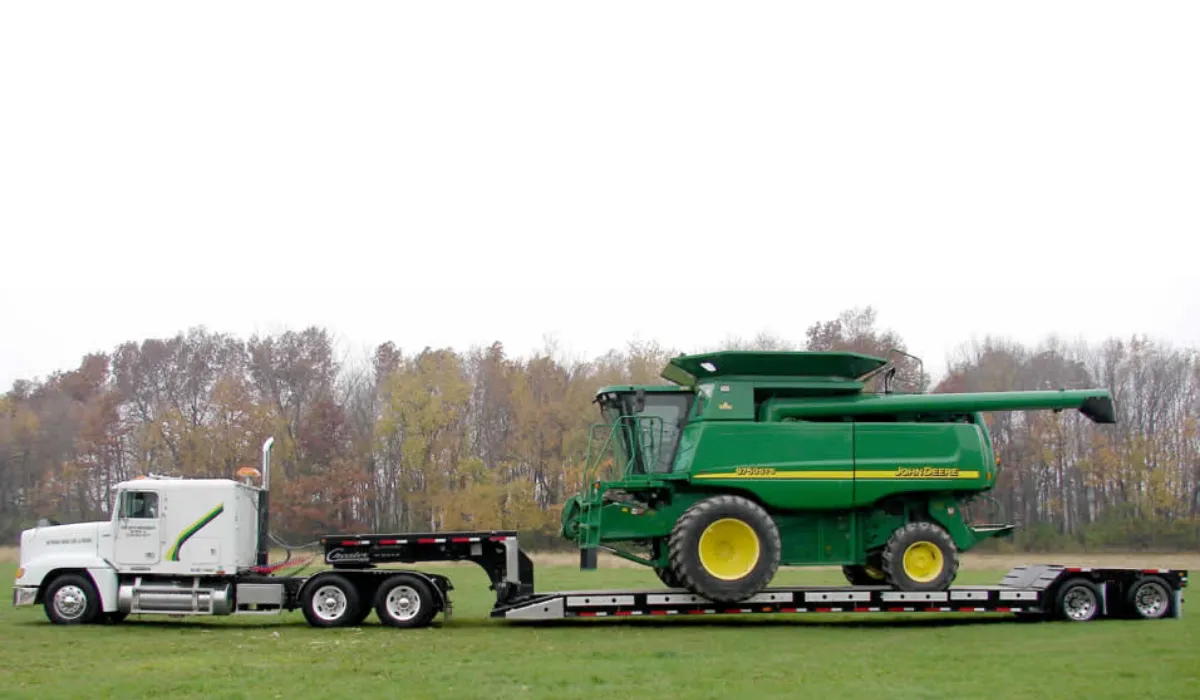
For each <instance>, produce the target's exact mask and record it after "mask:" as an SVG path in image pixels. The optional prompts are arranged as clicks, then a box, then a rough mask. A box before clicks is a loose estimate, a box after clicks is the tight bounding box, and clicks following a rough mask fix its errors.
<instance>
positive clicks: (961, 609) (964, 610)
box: [958, 608, 983, 612]
mask: <svg viewBox="0 0 1200 700" xmlns="http://www.w3.org/2000/svg"><path fill="white" fill-rule="evenodd" d="M982 609H983V608H959V609H958V611H959V612H975V611H976V610H982Z"/></svg>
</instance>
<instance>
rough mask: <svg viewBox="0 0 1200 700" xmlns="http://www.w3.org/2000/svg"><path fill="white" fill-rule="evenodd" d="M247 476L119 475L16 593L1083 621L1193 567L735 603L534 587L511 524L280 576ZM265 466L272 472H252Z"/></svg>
mask: <svg viewBox="0 0 1200 700" xmlns="http://www.w3.org/2000/svg"><path fill="white" fill-rule="evenodd" d="M272 442H273V440H271V439H268V440H267V441H266V442H265V443H263V446H262V470H261V472H255V470H253V469H249V470H243V471H242V472H240V473H239V476H241V477H244V479H243V481H235V480H232V479H178V478H160V477H153V476H151V477H147V478H142V479H134V480H132V481H126V482H122V483H121V484H119V485H118V486H117V487H116V497H115V501H114V507H113V510H112V513H113V514H112V518H111V519H110V520H107V521H104V522H94V523H80V524H74V525H45V526H43V525H39V526H38V527H36V528H33V529H31V530H26V531H25V532H23V533H21V555H20V564H19V568H18V569H17V576H16V581H15V584H14V586H13V605H15V606H27V605H42V606H43V607H44V608H45V612H46V616H47V617H48V618H49V619H50V620H51V621H52V622H55V623H58V624H85V623H96V622H119V621H121V620H123V619H125V618H126V617H127V616H128V615H130V614H166V615H244V614H259V615H262V614H279V613H281V612H283V611H285V610H295V609H300V610H302V611H303V613H304V616H305V618H306V619H307V621H308V623H309V624H310V625H313V626H316V627H344V626H352V625H358V624H360V623H362V622H363V621H364V620H365V619H366V618H367V616H368V615H369V614H370V613H371V612H372V610H374V612H375V613H376V615H377V616H378V618H379V620H380V621H381V622H383V623H384V624H387V625H392V626H395V627H422V626H426V625H428V624H430V622H431V621H432V620H433V619H434V617H435V616H436V615H437V614H438V613H444V614H445V618H446V619H447V620H448V619H449V617H450V613H451V604H450V595H449V594H450V591H451V590H453V586H451V584H450V581H449V579H448V578H447V577H445V576H443V575H440V574H435V573H427V572H421V571H414V570H409V569H397V568H381V566H388V565H392V564H401V563H412V562H422V561H426V562H427V561H471V562H474V563H476V564H478V565H479V566H481V567H482V568H483V570H484V571H485V572H486V573H487V575H488V577H489V578H490V579H491V582H492V588H493V589H494V590H495V592H496V604H495V606H494V607H493V608H492V612H491V615H492V617H497V618H504V619H509V620H553V619H562V618H573V617H624V616H642V615H647V616H653V615H664V616H669V615H678V614H685V615H693V614H709V615H720V614H760V613H808V612H831V613H840V612H855V613H872V612H883V613H889V612H895V613H912V612H935V613H1013V614H1016V615H1022V616H1030V617H1058V618H1061V619H1065V620H1072V621H1087V620H1093V619H1097V618H1102V617H1134V618H1143V619H1156V618H1164V617H1175V618H1177V617H1181V616H1182V614H1183V590H1184V588H1185V587H1186V586H1187V572H1186V571H1180V570H1169V569H1158V568H1142V569H1134V568H1125V569H1093V568H1086V567H1072V566H1062V565H1038V566H1018V567H1016V568H1014V569H1012V570H1011V571H1010V572H1009V573H1008V575H1007V576H1005V578H1004V579H1003V580H1002V581H1001V582H1000V583H999V584H997V585H991V586H958V587H952V588H950V589H949V590H946V591H937V592H905V591H897V590H891V589H890V588H888V587H887V586H858V585H850V586H822V587H812V586H807V587H781V588H768V589H767V590H765V591H763V592H760V593H758V594H757V595H755V596H753V597H752V598H750V599H747V600H745V601H741V602H739V603H738V604H736V605H726V604H717V603H714V602H712V601H709V600H705V599H704V598H701V597H699V596H696V595H694V594H692V593H690V592H687V591H684V590H676V589H665V588H654V589H647V590H621V591H565V592H549V593H535V592H534V585H533V563H532V561H531V560H530V559H529V557H528V556H527V555H526V553H525V552H523V551H521V548H520V545H519V543H518V540H517V533H516V532H512V531H495V530H489V531H479V532H442V533H405V534H349V535H327V536H325V537H323V538H321V540H320V545H321V547H322V548H323V551H324V563H325V564H326V565H328V566H329V567H330V568H329V569H328V570H324V571H320V572H318V573H315V574H313V575H311V576H306V577H297V576H276V575H274V572H275V571H276V570H277V568H278V566H271V565H269V564H268V561H267V555H268V543H269V540H270V538H269V534H268V533H269V518H268V512H269V503H268V496H269V488H270V473H271V472H270V455H271V445H272ZM256 476H258V477H260V484H259V485H257V486H256V485H254V484H253V483H252V482H253V479H254V478H255V477H256Z"/></svg>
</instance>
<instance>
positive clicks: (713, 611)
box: [322, 531, 1187, 622]
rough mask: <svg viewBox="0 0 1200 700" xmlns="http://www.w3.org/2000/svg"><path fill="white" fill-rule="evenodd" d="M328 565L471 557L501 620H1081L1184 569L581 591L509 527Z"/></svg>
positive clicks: (431, 536)
mask: <svg viewBox="0 0 1200 700" xmlns="http://www.w3.org/2000/svg"><path fill="white" fill-rule="evenodd" d="M322 544H323V546H324V548H325V561H326V563H328V564H329V565H330V566H332V567H333V568H334V569H335V570H346V569H369V568H374V567H375V566H377V565H380V564H392V563H404V564H413V563H420V562H432V561H471V562H474V563H476V564H478V565H479V566H480V567H481V568H483V570H484V571H485V572H487V574H488V577H489V579H490V580H491V581H492V588H493V590H495V591H496V604H495V606H494V607H493V608H492V611H491V617H494V618H502V619H506V620H518V621H528V620H559V619H567V618H596V617H639V616H671V615H752V614H768V613H774V614H799V613H927V612H928V613H975V614H979V613H1009V614H1016V615H1020V616H1028V617H1057V618H1060V619H1066V620H1073V621H1080V622H1082V621H1088V620H1093V619H1097V618H1103V617H1122V618H1142V619H1157V618H1179V617H1182V616H1183V589H1184V588H1185V587H1186V586H1187V572H1186V571H1181V570H1172V569H1132V568H1090V567H1071V566H1062V565H1054V564H1041V565H1031V566H1018V567H1015V568H1013V569H1012V570H1010V571H1009V572H1008V574H1007V575H1006V576H1005V577H1004V578H1003V579H1002V580H1001V581H1000V583H999V584H996V585H984V586H967V585H964V586H952V587H951V588H949V589H948V590H945V591H933V592H905V591H898V590H894V589H892V588H889V587H886V586H853V585H844V586H796V587H779V588H768V589H766V590H764V591H762V592H760V593H758V594H757V595H755V596H753V597H751V598H749V599H747V600H745V601H742V602H740V603H737V604H735V605H723V604H716V603H713V602H712V601H709V600H707V599H705V598H702V597H700V596H697V595H695V594H693V593H690V592H688V591H685V590H679V589H668V588H656V589H644V590H581V591H555V592H543V593H537V592H535V591H534V580H533V562H532V560H530V558H529V556H528V555H527V554H526V553H525V552H524V551H522V550H521V547H520V544H519V541H518V538H517V533H516V532H512V531H481V532H448V533H415V534H414V533H409V534H401V535H356V536H328V537H326V538H323V539H322ZM447 607H448V603H447Z"/></svg>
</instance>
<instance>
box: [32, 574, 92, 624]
mask: <svg viewBox="0 0 1200 700" xmlns="http://www.w3.org/2000/svg"><path fill="white" fill-rule="evenodd" d="M43 605H44V606H45V608H46V617H48V618H50V621H51V622H53V623H55V624H59V625H86V624H89V623H92V622H95V621H96V618H98V617H99V615H100V595H99V594H98V593H97V592H96V587H95V586H93V585H92V582H91V580H89V579H88V577H87V576H83V575H80V574H64V575H62V576H59V577H58V578H56V579H54V580H53V581H51V582H50V585H49V586H48V587H47V588H46V596H45V600H44V602H43Z"/></svg>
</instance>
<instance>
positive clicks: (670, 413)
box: [603, 392, 693, 474]
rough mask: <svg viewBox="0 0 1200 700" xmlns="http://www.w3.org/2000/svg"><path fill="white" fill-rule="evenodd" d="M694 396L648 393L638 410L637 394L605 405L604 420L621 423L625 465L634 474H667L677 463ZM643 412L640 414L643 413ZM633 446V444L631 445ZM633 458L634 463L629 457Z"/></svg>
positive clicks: (625, 396) (621, 397)
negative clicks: (677, 451)
mask: <svg viewBox="0 0 1200 700" xmlns="http://www.w3.org/2000/svg"><path fill="white" fill-rule="evenodd" d="M692 399H693V396H692V394H691V393H658V392H647V393H646V394H645V395H644V397H643V400H642V402H641V404H642V405H641V406H638V405H637V403H638V401H637V397H636V396H635V395H634V394H631V393H630V394H621V395H620V396H619V397H618V398H616V399H613V400H610V401H609V402H607V403H605V404H604V405H603V412H604V418H605V420H606V421H607V422H609V423H611V424H616V423H617V422H618V421H620V426H619V428H620V430H621V439H620V450H621V451H622V452H623V453H624V454H622V455H621V459H622V461H627V462H628V463H629V465H630V468H629V472H630V473H632V474H666V473H668V472H670V471H671V466H672V464H673V463H674V462H675V450H676V449H677V448H678V447H679V434H680V432H681V431H682V430H683V426H684V424H685V423H687V420H688V411H689V410H690V408H691V405H692ZM639 409H640V410H639ZM631 443H632V444H631ZM628 455H632V456H633V457H632V459H630V458H629V457H628Z"/></svg>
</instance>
